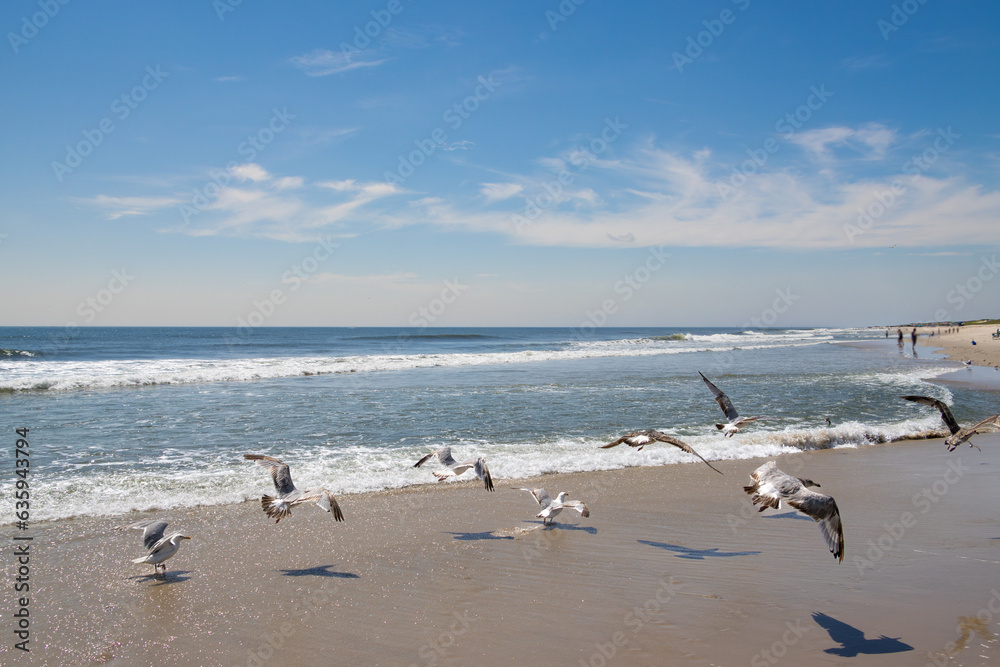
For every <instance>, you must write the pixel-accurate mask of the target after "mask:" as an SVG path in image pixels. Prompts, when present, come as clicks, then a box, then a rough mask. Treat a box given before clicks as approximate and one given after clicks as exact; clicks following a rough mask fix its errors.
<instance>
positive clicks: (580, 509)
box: [562, 500, 590, 517]
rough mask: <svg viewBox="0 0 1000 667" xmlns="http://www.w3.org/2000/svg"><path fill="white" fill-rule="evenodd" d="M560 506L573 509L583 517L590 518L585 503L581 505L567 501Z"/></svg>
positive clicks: (588, 509)
mask: <svg viewBox="0 0 1000 667" xmlns="http://www.w3.org/2000/svg"><path fill="white" fill-rule="evenodd" d="M562 506H563V507H569V508H570V509H574V510H576V511H577V512H579V513H580V514H582V515H583V516H585V517H587V516H590V508H588V507H587V505H586V504H585V503H582V502H580V501H579V500H567V501H566V502H564V503H563V504H562Z"/></svg>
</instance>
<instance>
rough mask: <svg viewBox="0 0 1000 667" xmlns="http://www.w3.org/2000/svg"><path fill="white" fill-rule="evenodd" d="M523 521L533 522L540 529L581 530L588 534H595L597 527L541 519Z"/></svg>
mask: <svg viewBox="0 0 1000 667" xmlns="http://www.w3.org/2000/svg"><path fill="white" fill-rule="evenodd" d="M525 523H533V524H535V525H536V526H538V527H539V528H541V529H542V530H581V531H583V532H585V533H587V534H588V535H597V529H596V528H594V527H593V526H578V525H576V524H575V523H559V522H558V521H557V522H553V523H542V522H541V521H525Z"/></svg>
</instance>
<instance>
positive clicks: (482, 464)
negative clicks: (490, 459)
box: [475, 456, 493, 491]
mask: <svg viewBox="0 0 1000 667" xmlns="http://www.w3.org/2000/svg"><path fill="white" fill-rule="evenodd" d="M475 470H476V477H478V478H479V479H481V480H483V483H484V484H485V485H486V490H487V491H492V490H493V477H492V476H491V475H490V469H489V468H487V467H486V459H484V458H483V457H482V456H480V457H479V458H478V459H476V464H475Z"/></svg>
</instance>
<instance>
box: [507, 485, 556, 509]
mask: <svg viewBox="0 0 1000 667" xmlns="http://www.w3.org/2000/svg"><path fill="white" fill-rule="evenodd" d="M515 490H516V491H527V492H528V493H530V494H531V496H532V497H533V498H534V499H535V502H536V503H538V504H539V505H541V506H542V507H543V508H544V507H548V506H549V505H551V504H552V496H550V495H549V492H548V491H546V490H545V489H525V488H519V489H515Z"/></svg>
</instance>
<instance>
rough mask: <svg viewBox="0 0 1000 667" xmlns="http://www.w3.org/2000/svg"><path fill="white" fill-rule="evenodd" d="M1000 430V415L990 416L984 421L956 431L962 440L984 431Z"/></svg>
mask: <svg viewBox="0 0 1000 667" xmlns="http://www.w3.org/2000/svg"><path fill="white" fill-rule="evenodd" d="M994 428H1000V415H990V416H989V417H987V418H986V419H983V420H981V421H978V422H976V423H975V424H973V425H972V426H969V427H968V428H963V429H960V430H959V431H958V435H959V436H960V437H962V438H968V437H972V436H974V435H975V434H977V433H981V432H982V431H984V430H986V429H994Z"/></svg>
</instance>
